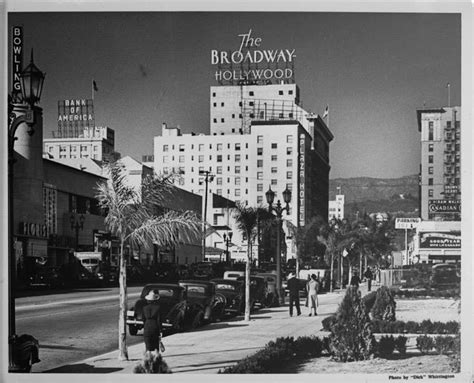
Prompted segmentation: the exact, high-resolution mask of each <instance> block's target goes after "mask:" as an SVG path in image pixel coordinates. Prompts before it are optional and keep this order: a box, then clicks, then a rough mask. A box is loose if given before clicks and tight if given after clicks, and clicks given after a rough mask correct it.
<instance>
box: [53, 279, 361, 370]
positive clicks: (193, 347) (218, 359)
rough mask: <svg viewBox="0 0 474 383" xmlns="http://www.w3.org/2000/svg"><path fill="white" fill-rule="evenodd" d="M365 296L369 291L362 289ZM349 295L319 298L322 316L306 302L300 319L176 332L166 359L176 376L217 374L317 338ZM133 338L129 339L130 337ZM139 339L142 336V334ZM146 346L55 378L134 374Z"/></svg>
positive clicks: (273, 316)
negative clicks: (287, 342)
mask: <svg viewBox="0 0 474 383" xmlns="http://www.w3.org/2000/svg"><path fill="white" fill-rule="evenodd" d="M360 289H361V291H362V295H364V294H365V293H366V291H367V287H366V286H365V284H362V285H361V287H360ZM344 294H345V290H342V291H341V290H337V291H334V292H332V293H326V294H321V295H319V303H320V306H319V309H318V316H316V317H314V316H311V317H309V316H308V313H309V309H308V308H306V307H304V300H301V303H302V307H301V312H302V315H301V316H296V312H294V313H293V317H290V316H289V309H288V303H286V304H285V306H282V307H273V308H263V309H260V310H258V311H256V312H254V313H252V315H251V316H250V317H251V319H250V322H244V321H243V317H237V318H233V319H231V320H224V321H222V322H219V323H211V324H209V325H206V326H204V327H201V328H199V329H196V330H194V331H188V332H183V333H177V334H173V335H170V336H167V337H165V338H163V343H164V345H165V347H166V351H165V352H164V353H163V358H164V360H165V361H166V363H167V364H168V366H169V367H170V368H171V371H172V372H173V373H193V374H196V373H205V374H215V373H217V372H218V371H219V369H223V368H225V367H227V366H231V365H233V364H235V363H236V362H238V361H239V360H241V359H243V358H245V357H246V356H248V355H251V354H254V353H255V352H256V351H258V350H259V349H261V348H263V347H264V346H265V345H266V344H267V343H268V342H269V341H272V340H275V339H276V338H278V337H287V336H292V337H294V338H298V337H300V336H305V335H306V336H310V335H318V334H319V333H320V331H321V329H322V325H321V320H322V319H324V318H325V317H327V316H329V315H331V314H334V313H335V312H336V310H337V307H338V305H339V303H340V301H341V299H342V297H343V295H344ZM127 336H129V335H127ZM139 336H140V335H139ZM144 351H145V346H144V344H143V343H141V344H138V345H134V346H130V347H128V357H129V360H128V361H120V360H118V351H113V352H110V353H107V354H103V355H98V356H95V357H92V358H89V359H86V360H83V361H80V362H77V363H74V364H70V365H66V366H62V367H60V368H56V369H54V370H51V371H49V372H51V373H94V374H104V373H105V374H107V373H119V374H132V373H133V368H134V367H135V366H136V365H137V364H138V363H139V362H140V361H141V360H142V358H143V354H144Z"/></svg>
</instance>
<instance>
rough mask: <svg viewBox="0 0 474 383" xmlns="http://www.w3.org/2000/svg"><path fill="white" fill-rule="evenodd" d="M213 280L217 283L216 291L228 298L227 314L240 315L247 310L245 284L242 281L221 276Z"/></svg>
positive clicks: (225, 310) (225, 309) (225, 311)
mask: <svg viewBox="0 0 474 383" xmlns="http://www.w3.org/2000/svg"><path fill="white" fill-rule="evenodd" d="M211 282H213V283H214V284H215V285H216V293H218V294H222V295H223V296H224V297H225V299H226V305H225V308H224V313H225V314H229V315H240V314H242V313H243V312H244V311H245V286H244V285H243V283H242V282H241V281H236V280H233V279H223V278H220V279H212V280H211Z"/></svg>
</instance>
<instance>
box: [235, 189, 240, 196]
mask: <svg viewBox="0 0 474 383" xmlns="http://www.w3.org/2000/svg"><path fill="white" fill-rule="evenodd" d="M235 196H236V197H240V189H235Z"/></svg>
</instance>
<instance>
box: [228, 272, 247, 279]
mask: <svg viewBox="0 0 474 383" xmlns="http://www.w3.org/2000/svg"><path fill="white" fill-rule="evenodd" d="M240 277H245V271H240V270H228V271H225V272H224V279H233V280H237V278H240Z"/></svg>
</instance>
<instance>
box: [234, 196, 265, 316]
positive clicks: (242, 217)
mask: <svg viewBox="0 0 474 383" xmlns="http://www.w3.org/2000/svg"><path fill="white" fill-rule="evenodd" d="M266 217H268V211H267V210H266V209H263V208H261V207H250V206H246V205H245V204H243V203H237V204H236V206H235V211H234V219H235V221H236V223H237V228H238V229H239V230H240V231H241V232H242V234H243V235H244V237H245V238H247V260H246V263H245V315H244V320H245V321H247V322H248V321H250V258H251V251H252V239H253V237H254V236H255V235H256V229H257V224H258V222H259V221H260V222H262V218H264V219H266Z"/></svg>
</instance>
